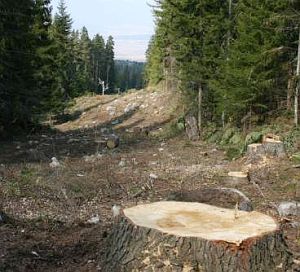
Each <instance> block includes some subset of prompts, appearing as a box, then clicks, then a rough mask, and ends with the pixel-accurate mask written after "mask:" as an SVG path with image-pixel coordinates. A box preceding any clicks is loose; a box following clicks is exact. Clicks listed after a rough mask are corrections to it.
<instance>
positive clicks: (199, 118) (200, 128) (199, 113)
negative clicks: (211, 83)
mask: <svg viewBox="0 0 300 272" xmlns="http://www.w3.org/2000/svg"><path fill="white" fill-rule="evenodd" d="M202 98H203V90H202V86H201V84H200V85H199V89H198V130H199V136H200V135H201V133H202Z"/></svg>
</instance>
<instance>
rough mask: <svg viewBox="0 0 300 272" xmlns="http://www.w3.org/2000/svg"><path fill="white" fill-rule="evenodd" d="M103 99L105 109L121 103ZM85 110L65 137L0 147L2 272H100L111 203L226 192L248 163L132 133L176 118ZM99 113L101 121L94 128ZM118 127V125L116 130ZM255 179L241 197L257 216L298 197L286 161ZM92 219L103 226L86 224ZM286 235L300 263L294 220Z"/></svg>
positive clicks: (258, 169)
mask: <svg viewBox="0 0 300 272" xmlns="http://www.w3.org/2000/svg"><path fill="white" fill-rule="evenodd" d="M131 95H132V96H133V97H134V96H136V94H131ZM145 95H148V94H145ZM157 96H159V95H157ZM154 97H156V96H155V95H154ZM97 99H98V98H97ZM97 99H96V100H97ZM105 99H107V101H110V102H107V101H106V102H107V103H108V104H109V103H113V101H117V102H115V103H121V102H120V100H115V99H111V98H109V97H106V98H105ZM122 99H123V100H125V99H126V103H123V102H122V103H123V104H122V106H123V108H126V107H127V106H128V103H129V104H130V103H132V100H131V98H130V97H125V98H122ZM156 99H157V101H160V100H162V99H160V98H156ZM140 100H141V101H142V100H143V98H140ZM91 101H93V103H95V105H97V104H99V103H102V104H103V103H104V102H103V101H102V100H99V101H98V102H97V101H94V100H93V99H91ZM106 102H105V103H106ZM86 103H87V105H85V106H84V109H82V110H81V114H80V116H79V117H78V118H79V119H78V118H77V119H76V120H73V121H68V122H64V123H61V124H59V125H57V128H59V129H60V130H57V131H56V132H50V133H49V132H45V133H44V134H41V135H35V136H30V137H28V138H27V139H21V140H20V141H15V142H10V143H8V142H6V143H1V153H0V164H1V166H0V190H1V191H0V192H1V195H0V197H1V202H0V204H1V206H2V209H3V210H4V211H5V212H6V213H7V214H8V215H9V217H10V219H9V220H8V223H7V224H4V225H3V224H2V225H0V233H1V235H0V244H1V245H2V246H1V247H0V271H14V272H15V271H101V260H102V259H103V254H105V238H106V237H107V235H108V233H109V229H110V226H111V224H112V222H113V219H112V212H111V207H112V206H113V205H114V204H119V205H122V206H123V207H130V206H133V205H136V204H137V203H146V202H152V201H158V200H161V199H164V198H166V197H167V196H168V195H169V193H170V192H172V191H178V190H193V189H198V188H206V187H217V186H222V187H224V186H228V184H227V183H226V179H224V177H225V176H226V175H227V173H228V171H230V170H240V169H241V167H242V166H245V165H246V162H245V161H244V160H243V159H240V160H239V161H236V162H229V161H228V160H227V159H226V158H225V155H224V152H223V151H222V150H220V149H218V148H216V146H213V145H207V144H206V143H203V142H194V143H191V142H189V141H187V140H186V138H185V137H183V136H181V137H176V138H173V139H163V138H158V137H155V136H153V135H150V136H147V135H144V134H142V133H136V132H134V130H133V128H134V127H135V126H137V125H136V120H137V119H141V118H142V119H143V121H142V122H139V126H143V127H149V128H150V130H151V132H157V131H159V129H160V128H161V127H162V125H163V124H164V123H165V122H166V121H167V120H168V119H169V118H171V114H170V113H168V114H167V113H166V112H164V114H162V115H160V114H155V118H154V117H153V118H152V119H151V118H150V117H149V113H146V114H145V112H143V111H142V112H140V111H136V110H134V111H132V112H131V113H127V114H129V115H125V116H126V117H124V116H123V113H124V110H123V109H122V110H121V111H119V112H117V111H116V112H115V114H114V116H110V115H109V114H107V105H106V104H105V105H106V106H105V107H102V108H101V110H99V111H98V112H94V109H96V108H97V109H99V108H98V106H99V105H98V106H97V107H94V106H95V105H94V106H93V105H91V103H90V102H89V101H87V102H86ZM79 104H80V106H81V107H82V105H83V104H84V103H83V101H80V103H79ZM140 105H142V104H140ZM158 106H159V105H158ZM87 108H89V110H87ZM119 108H120V107H119ZM76 110H78V108H74V110H73V113H74V112H76ZM142 110H144V109H142ZM89 111H91V112H89ZM83 112H86V114H83ZM82 114H83V115H82ZM97 114H98V115H99V116H102V119H101V118H100V119H99V118H98V119H96V120H97V121H95V119H94V118H96V117H97ZM106 114H107V115H106ZM156 115H157V116H156ZM99 116H98V117H99ZM122 118H124V119H122ZM80 120H81V121H80ZM99 120H100V121H101V122H100V121H99ZM114 120H121V121H120V123H118V124H112V122H113V121H114ZM87 122H88V123H89V125H88V126H87V127H85V126H86V123H87ZM93 122H96V123H93ZM126 122H127V125H126V126H125V125H124V124H125V123H126ZM128 124H131V125H128ZM132 124H134V125H133V126H132ZM103 128H108V129H114V131H115V132H116V133H117V134H119V135H120V137H121V144H120V147H119V148H117V149H115V150H107V149H106V148H104V147H103V146H101V145H99V144H97V142H95V137H97V135H98V134H97V133H100V132H101V129H103ZM52 157H56V158H57V159H58V161H59V163H60V166H59V167H57V168H51V167H50V165H49V163H50V162H51V158H52ZM250 174H251V178H252V180H254V181H255V182H256V184H258V187H259V189H258V188H257V187H255V186H253V184H251V183H249V184H242V185H239V186H238V189H240V190H241V191H243V192H244V193H245V194H247V196H248V197H249V198H250V199H251V200H252V201H253V203H254V206H255V209H257V210H260V211H263V212H265V213H267V214H270V215H273V216H276V211H274V205H275V204H276V203H278V202H279V201H281V200H289V199H292V197H293V194H294V191H293V187H292V185H291V184H292V183H291V181H292V179H297V178H300V172H299V170H298V169H295V168H292V167H291V163H290V162H289V161H288V160H286V161H271V162H266V163H265V164H264V165H257V166H254V168H253V171H252V172H250ZM262 192H263V195H264V196H262V194H261V193H262ZM91 219H94V220H96V221H98V219H99V222H97V223H96V224H94V223H89V220H91ZM291 220H293V221H292V222H294V221H298V222H299V220H300V219H299V218H298V219H297V218H291ZM285 229H286V236H287V239H288V242H289V244H290V245H291V249H292V250H293V251H294V252H295V253H296V255H295V258H298V257H300V256H298V255H297V252H298V253H299V252H300V240H297V239H296V228H293V227H291V225H290V224H289V222H287V223H286V224H285ZM295 269H296V268H295ZM295 271H297V270H295Z"/></svg>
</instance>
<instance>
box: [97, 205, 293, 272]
mask: <svg viewBox="0 0 300 272" xmlns="http://www.w3.org/2000/svg"><path fill="white" fill-rule="evenodd" d="M108 245H109V248H108V251H107V254H106V258H105V263H104V267H103V270H102V271H104V272H106V271H107V272H108V271H109V272H111V271H118V272H125V271H136V272H138V271H145V272H148V271H149V272H150V271H162V272H173V271H178V272H179V271H180V272H188V271H194V272H196V271H198V272H200V271H201V272H232V271H239V272H249V271H253V272H256V271H266V272H267V271H268V272H269V271H288V268H289V267H290V263H291V256H290V253H288V251H287V247H286V244H285V241H284V239H283V236H282V232H281V230H280V229H279V228H278V226H277V224H276V223H275V221H274V219H272V218H271V217H269V216H266V215H263V214H261V213H258V212H250V213H248V212H243V211H239V212H238V213H237V214H236V211H235V210H228V209H222V208H217V207H214V206H210V205H206V204H200V203H185V202H158V203H152V204H148V205H140V206H137V207H133V208H130V209H125V210H124V214H123V215H122V216H121V217H120V218H119V221H118V223H117V224H115V226H114V228H113V231H112V233H111V235H110V237H109V238H108Z"/></svg>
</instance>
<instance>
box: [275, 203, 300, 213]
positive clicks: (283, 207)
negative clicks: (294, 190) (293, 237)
mask: <svg viewBox="0 0 300 272" xmlns="http://www.w3.org/2000/svg"><path fill="white" fill-rule="evenodd" d="M277 211H278V213H279V215H280V216H289V215H290V216H297V215H300V203H299V202H296V201H291V202H288V201H284V202H281V203H280V204H279V205H278V207H277Z"/></svg>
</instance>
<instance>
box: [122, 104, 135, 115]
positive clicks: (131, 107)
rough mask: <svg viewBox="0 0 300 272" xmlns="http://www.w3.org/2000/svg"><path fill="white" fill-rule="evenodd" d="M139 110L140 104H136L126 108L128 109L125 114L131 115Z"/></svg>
mask: <svg viewBox="0 0 300 272" xmlns="http://www.w3.org/2000/svg"><path fill="white" fill-rule="evenodd" d="M137 108H138V104H136V103H133V104H128V105H127V106H126V108H125V109H124V113H125V114H128V113H131V112H133V111H135V110H136V109H137Z"/></svg>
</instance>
